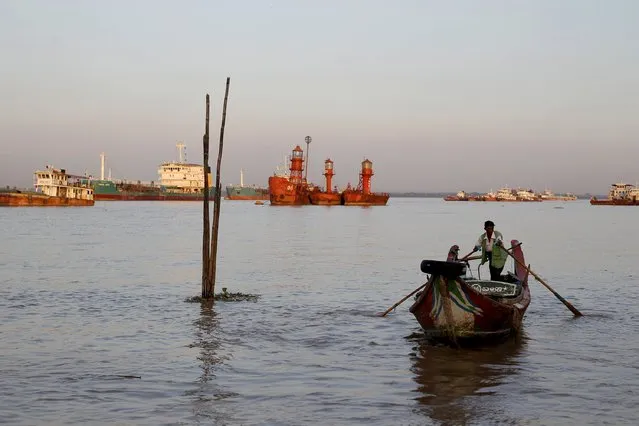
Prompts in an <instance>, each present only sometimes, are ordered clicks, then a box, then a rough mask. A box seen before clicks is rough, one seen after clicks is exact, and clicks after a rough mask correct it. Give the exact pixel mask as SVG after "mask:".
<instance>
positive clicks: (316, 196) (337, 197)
mask: <svg viewBox="0 0 639 426" xmlns="http://www.w3.org/2000/svg"><path fill="white" fill-rule="evenodd" d="M333 176H335V173H333V162H332V161H331V159H330V158H327V159H326V161H324V177H325V178H326V189H325V190H324V191H319V190H318V191H313V192H311V193H310V194H309V198H310V200H311V204H314V205H318V206H339V205H340V204H343V200H342V194H341V193H340V192H339V190H338V189H337V187H335V188H334V189H331V185H332V180H333Z"/></svg>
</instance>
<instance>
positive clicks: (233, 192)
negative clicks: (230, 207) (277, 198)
mask: <svg viewBox="0 0 639 426" xmlns="http://www.w3.org/2000/svg"><path fill="white" fill-rule="evenodd" d="M225 198H226V199H227V200H263V201H266V200H269V199H270V195H269V190H268V188H254V187H243V186H227V187H226V197H225Z"/></svg>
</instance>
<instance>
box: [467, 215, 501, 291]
mask: <svg viewBox="0 0 639 426" xmlns="http://www.w3.org/2000/svg"><path fill="white" fill-rule="evenodd" d="M484 230H485V231H486V232H484V233H483V234H481V235H480V236H479V239H478V240H477V244H475V250H474V251H479V250H480V249H481V263H480V265H483V264H484V263H486V261H488V268H490V280H491V281H501V271H502V270H503V269H504V265H505V264H506V258H507V257H508V255H507V254H506V252H505V249H504V248H503V245H502V244H503V240H504V237H503V235H501V232H499V231H495V224H494V223H493V221H492V220H487V221H486V222H484Z"/></svg>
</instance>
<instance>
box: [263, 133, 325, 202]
mask: <svg viewBox="0 0 639 426" xmlns="http://www.w3.org/2000/svg"><path fill="white" fill-rule="evenodd" d="M290 163H291V165H290V169H289V170H290V172H289V173H288V174H286V173H276V174H274V175H273V176H271V177H269V178H268V189H269V194H270V195H269V199H270V201H271V205H272V206H305V205H309V204H311V200H310V197H309V194H310V192H311V191H312V190H314V189H315V188H314V187H313V186H309V185H308V183H307V182H306V179H304V178H303V177H302V172H303V171H304V151H302V148H300V146H299V145H297V146H295V148H294V149H293V153H292V156H291V161H290Z"/></svg>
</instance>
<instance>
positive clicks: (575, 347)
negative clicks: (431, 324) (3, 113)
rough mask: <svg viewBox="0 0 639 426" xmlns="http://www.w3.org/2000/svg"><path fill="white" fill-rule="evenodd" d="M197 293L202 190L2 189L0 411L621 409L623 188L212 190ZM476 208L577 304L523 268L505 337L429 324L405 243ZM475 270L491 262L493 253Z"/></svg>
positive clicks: (179, 416) (374, 414)
mask: <svg viewBox="0 0 639 426" xmlns="http://www.w3.org/2000/svg"><path fill="white" fill-rule="evenodd" d="M221 211H222V216H221V222H220V245H219V253H218V254H219V261H218V277H217V290H218V291H219V290H220V289H221V288H222V287H226V288H228V290H229V291H233V292H235V291H239V292H243V293H252V294H259V295H260V299H259V300H258V301H257V302H241V303H230V302H228V303H222V302H218V303H216V304H215V305H214V306H207V305H205V304H200V303H187V302H185V299H187V298H189V297H191V296H195V295H198V294H199V293H200V291H201V287H200V286H201V283H200V279H201V278H200V277H201V266H200V256H201V254H200V250H201V205H200V204H199V203H161V202H148V203H145V202H132V203H126V202H111V203H108V202H98V203H96V205H95V207H93V208H31V209H29V208H5V209H0V229H1V232H2V234H1V240H0V241H1V243H0V339H1V343H2V344H1V346H0V422H3V423H8V424H16V425H37V424H45V423H48V424H51V423H53V424H114V423H115V424H149V425H157V424H243V425H244V424H246V425H250V424H286V425H288V424H344V425H350V424H379V425H390V424H393V425H394V424H423V425H429V424H446V425H459V424H469V425H470V424H518V425H519V424H522V425H538V424H544V425H548V424H557V425H566V424H575V425H589V424H591V425H601V424H615V425H619V424H636V423H637V422H638V421H639V415H638V414H637V408H636V407H637V405H638V404H639V389H638V386H637V379H639V374H638V368H639V325H638V324H639V322H638V321H637V320H638V319H639V307H638V306H637V300H638V296H639V271H637V263H636V262H637V259H638V258H639V226H637V225H636V217H637V214H638V213H639V208H633V207H606V206H596V207H595V206H590V205H589V204H588V203H587V202H585V201H575V202H544V203H531V204H527V203H522V204H517V203H514V204H500V203H446V202H444V201H442V200H436V199H400V198H395V199H391V200H390V202H389V205H388V206H387V207H375V208H345V207H299V208H286V207H279V208H278V207H269V206H255V205H253V204H252V203H251V202H231V201H225V202H223V205H222V210H221ZM486 219H492V220H493V221H495V223H496V225H497V226H496V228H497V229H498V230H500V231H501V232H502V233H503V234H504V236H505V238H506V239H507V240H509V239H511V238H516V239H519V240H521V241H523V243H524V245H523V248H524V251H525V254H526V260H527V262H528V263H530V264H531V265H532V269H533V270H534V271H535V272H537V274H539V275H541V276H542V277H543V278H544V279H545V280H546V281H547V282H548V284H550V285H551V286H552V287H553V288H554V289H555V290H556V291H557V292H558V293H560V294H561V295H562V296H564V297H565V298H566V299H568V300H569V301H571V302H572V303H573V304H574V305H575V306H576V307H577V308H578V309H580V310H581V311H582V312H583V313H584V314H585V316H584V317H583V318H579V319H573V318H572V316H571V313H570V312H569V311H568V310H567V309H566V308H565V307H564V305H562V304H561V303H560V302H559V301H558V300H557V299H556V298H555V297H554V296H553V295H552V294H551V293H550V292H549V291H548V290H546V289H545V288H544V287H542V286H541V285H540V284H538V283H537V282H535V281H531V289H532V297H533V300H532V303H531V305H530V308H529V309H528V312H527V314H526V317H525V321H524V329H523V332H522V333H521V335H520V336H519V338H518V339H513V340H511V341H509V342H507V343H506V344H503V345H500V346H497V347H492V348H485V349H481V350H454V349H449V348H445V347H436V346H430V345H428V344H427V343H426V342H424V341H423V339H422V338H421V337H420V328H419V325H418V324H417V322H416V321H415V319H414V317H413V316H412V315H411V314H410V313H409V312H408V307H409V306H410V300H409V301H407V302H405V303H404V304H402V305H400V306H399V307H398V308H397V309H396V310H395V311H393V312H392V313H390V314H389V315H388V316H387V317H385V318H380V317H378V316H376V313H378V312H381V311H384V310H385V309H386V308H388V307H389V306H391V305H392V304H393V303H395V302H396V301H398V300H399V299H401V298H402V297H403V296H404V295H406V294H408V293H410V292H411V291H412V290H413V289H415V288H416V287H418V286H420V285H421V284H422V283H423V282H424V278H425V277H424V276H423V274H422V273H421V272H420V271H419V263H420V261H421V260H422V259H424V258H434V259H444V258H445V255H446V253H447V251H448V248H449V247H450V246H451V245H452V244H455V243H457V244H459V245H460V246H461V251H462V252H463V254H465V253H467V252H468V251H470V249H471V248H472V244H473V243H474V241H475V240H476V238H477V237H478V235H479V233H481V232H482V227H483V221H484V220H486ZM483 273H486V274H487V271H484V272H483Z"/></svg>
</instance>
